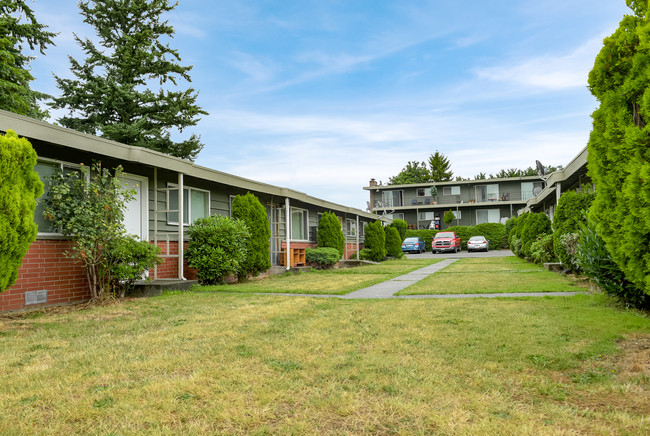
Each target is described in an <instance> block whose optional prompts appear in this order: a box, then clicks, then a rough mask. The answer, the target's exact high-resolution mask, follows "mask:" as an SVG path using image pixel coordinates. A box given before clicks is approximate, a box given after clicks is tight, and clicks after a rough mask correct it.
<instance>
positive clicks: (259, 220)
mask: <svg viewBox="0 0 650 436" xmlns="http://www.w3.org/2000/svg"><path fill="white" fill-rule="evenodd" d="M232 217H233V218H235V219H239V220H241V221H243V222H244V224H246V227H248V229H249V231H250V237H249V238H248V239H246V246H247V251H248V254H247V256H246V259H245V260H244V261H243V262H242V263H241V264H240V266H239V270H238V272H237V275H238V276H239V278H242V277H246V276H248V275H251V274H252V275H257V274H259V273H261V272H264V271H266V270H268V269H269V268H271V259H270V251H269V250H270V245H269V244H270V239H271V225H270V223H269V217H268V215H267V213H266V209H265V208H264V206H263V205H262V203H260V201H259V200H258V199H257V197H256V196H255V195H253V194H251V193H250V192H249V193H247V194H246V195H237V196H235V198H233V200H232Z"/></svg>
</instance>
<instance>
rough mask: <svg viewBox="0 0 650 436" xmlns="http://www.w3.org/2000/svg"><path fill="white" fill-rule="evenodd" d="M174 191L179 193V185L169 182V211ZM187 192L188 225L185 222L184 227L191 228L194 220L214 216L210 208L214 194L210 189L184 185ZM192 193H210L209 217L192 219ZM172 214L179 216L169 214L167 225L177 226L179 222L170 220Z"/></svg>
mask: <svg viewBox="0 0 650 436" xmlns="http://www.w3.org/2000/svg"><path fill="white" fill-rule="evenodd" d="M173 190H176V191H178V184H177V183H172V182H167V195H166V206H167V210H171V208H170V204H169V200H170V192H171V191H173ZM186 190H187V195H185V192H183V202H185V199H186V198H187V211H186V210H185V209H183V219H185V217H187V223H185V222H184V223H183V226H184V227H189V226H190V225H191V224H192V222H193V221H194V220H196V219H198V218H207V217H210V216H212V208H211V207H210V204H211V202H212V193H211V192H210V190H208V189H201V188H194V187H192V186H188V185H184V186H183V191H186ZM191 191H197V192H207V193H208V204H207V206H208V215H207V217H198V218H194V220H193V219H192V217H191V212H192V193H191ZM176 201H178V200H176ZM183 206H185V205H184V204H183ZM179 210H180V209H179ZM172 213H176V214H177V213H178V212H167V225H170V226H177V225H178V221H171V220H170V219H169V215H170V214H172ZM231 214H232V208H231Z"/></svg>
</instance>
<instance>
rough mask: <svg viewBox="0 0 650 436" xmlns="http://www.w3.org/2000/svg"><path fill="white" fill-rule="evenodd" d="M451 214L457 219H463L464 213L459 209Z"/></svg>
mask: <svg viewBox="0 0 650 436" xmlns="http://www.w3.org/2000/svg"><path fill="white" fill-rule="evenodd" d="M451 212H452V213H453V214H454V216H455V217H456V219H461V218H462V217H463V211H462V210H460V209H458V210H452V211H451Z"/></svg>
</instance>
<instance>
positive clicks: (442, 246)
mask: <svg viewBox="0 0 650 436" xmlns="http://www.w3.org/2000/svg"><path fill="white" fill-rule="evenodd" d="M443 251H451V252H454V253H458V252H459V251H460V236H458V235H456V232H438V233H436V236H434V237H433V241H431V252H432V253H433V254H436V253H442V252H443Z"/></svg>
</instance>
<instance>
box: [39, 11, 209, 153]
mask: <svg viewBox="0 0 650 436" xmlns="http://www.w3.org/2000/svg"><path fill="white" fill-rule="evenodd" d="M177 4H178V3H174V4H170V3H169V1H168V0H86V1H81V2H79V8H80V9H81V15H83V17H84V22H86V23H88V24H90V25H91V26H93V27H94V28H95V31H96V32H97V36H98V37H99V41H100V45H101V46H100V47H98V46H96V45H95V44H94V43H93V42H92V41H90V40H89V39H88V38H84V39H81V38H80V37H79V36H77V35H75V39H76V40H77V43H78V44H79V45H80V46H81V48H82V49H83V51H84V52H85V53H86V54H87V57H86V59H85V60H84V62H83V63H80V62H78V61H77V60H75V59H73V58H72V57H70V58H69V59H70V64H71V66H70V69H71V71H72V73H73V74H74V76H75V78H74V79H65V78H61V77H58V76H55V77H56V81H57V86H58V87H59V88H60V89H61V91H62V94H63V95H62V96H61V97H60V98H55V99H54V103H53V104H52V107H53V108H56V109H60V108H65V109H69V110H70V112H69V114H68V116H64V117H62V118H61V119H59V122H60V123H61V124H62V125H64V126H66V127H69V128H72V129H75V130H78V131H81V132H86V133H90V134H96V135H101V136H103V137H105V138H109V139H112V140H115V141H118V142H122V143H125V144H129V145H135V146H139V147H147V148H150V149H153V150H157V151H160V152H163V153H167V154H170V155H172V156H176V157H180V158H183V159H189V160H194V158H196V156H197V154H198V153H199V151H201V148H203V144H201V142H200V137H199V136H197V135H194V134H192V135H191V136H190V138H189V139H186V140H184V141H181V142H175V141H174V140H172V138H171V132H172V131H173V130H174V129H178V131H180V132H182V131H183V130H184V129H185V128H187V127H189V126H194V125H196V123H197V122H198V121H199V118H198V116H199V115H200V114H204V115H207V112H205V111H203V110H202V109H201V108H200V107H199V106H198V105H197V104H196V99H197V97H198V93H196V92H195V90H194V89H192V88H188V89H186V90H178V83H177V81H178V80H180V79H184V80H186V81H188V82H190V81H191V80H190V76H189V71H190V70H191V69H192V67H191V66H181V65H179V62H180V61H181V58H180V56H179V54H178V51H177V50H174V49H172V48H170V47H169V45H168V44H166V43H163V42H162V41H161V40H162V39H163V38H165V37H167V38H173V36H174V29H173V27H172V26H170V25H169V24H168V22H167V21H162V20H161V15H163V14H164V13H166V12H169V11H171V10H173V9H174V8H175V7H176V5H177ZM153 81H157V82H159V85H160V87H159V89H157V90H152V89H150V88H149V87H150V86H151V85H152V82H153Z"/></svg>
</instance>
